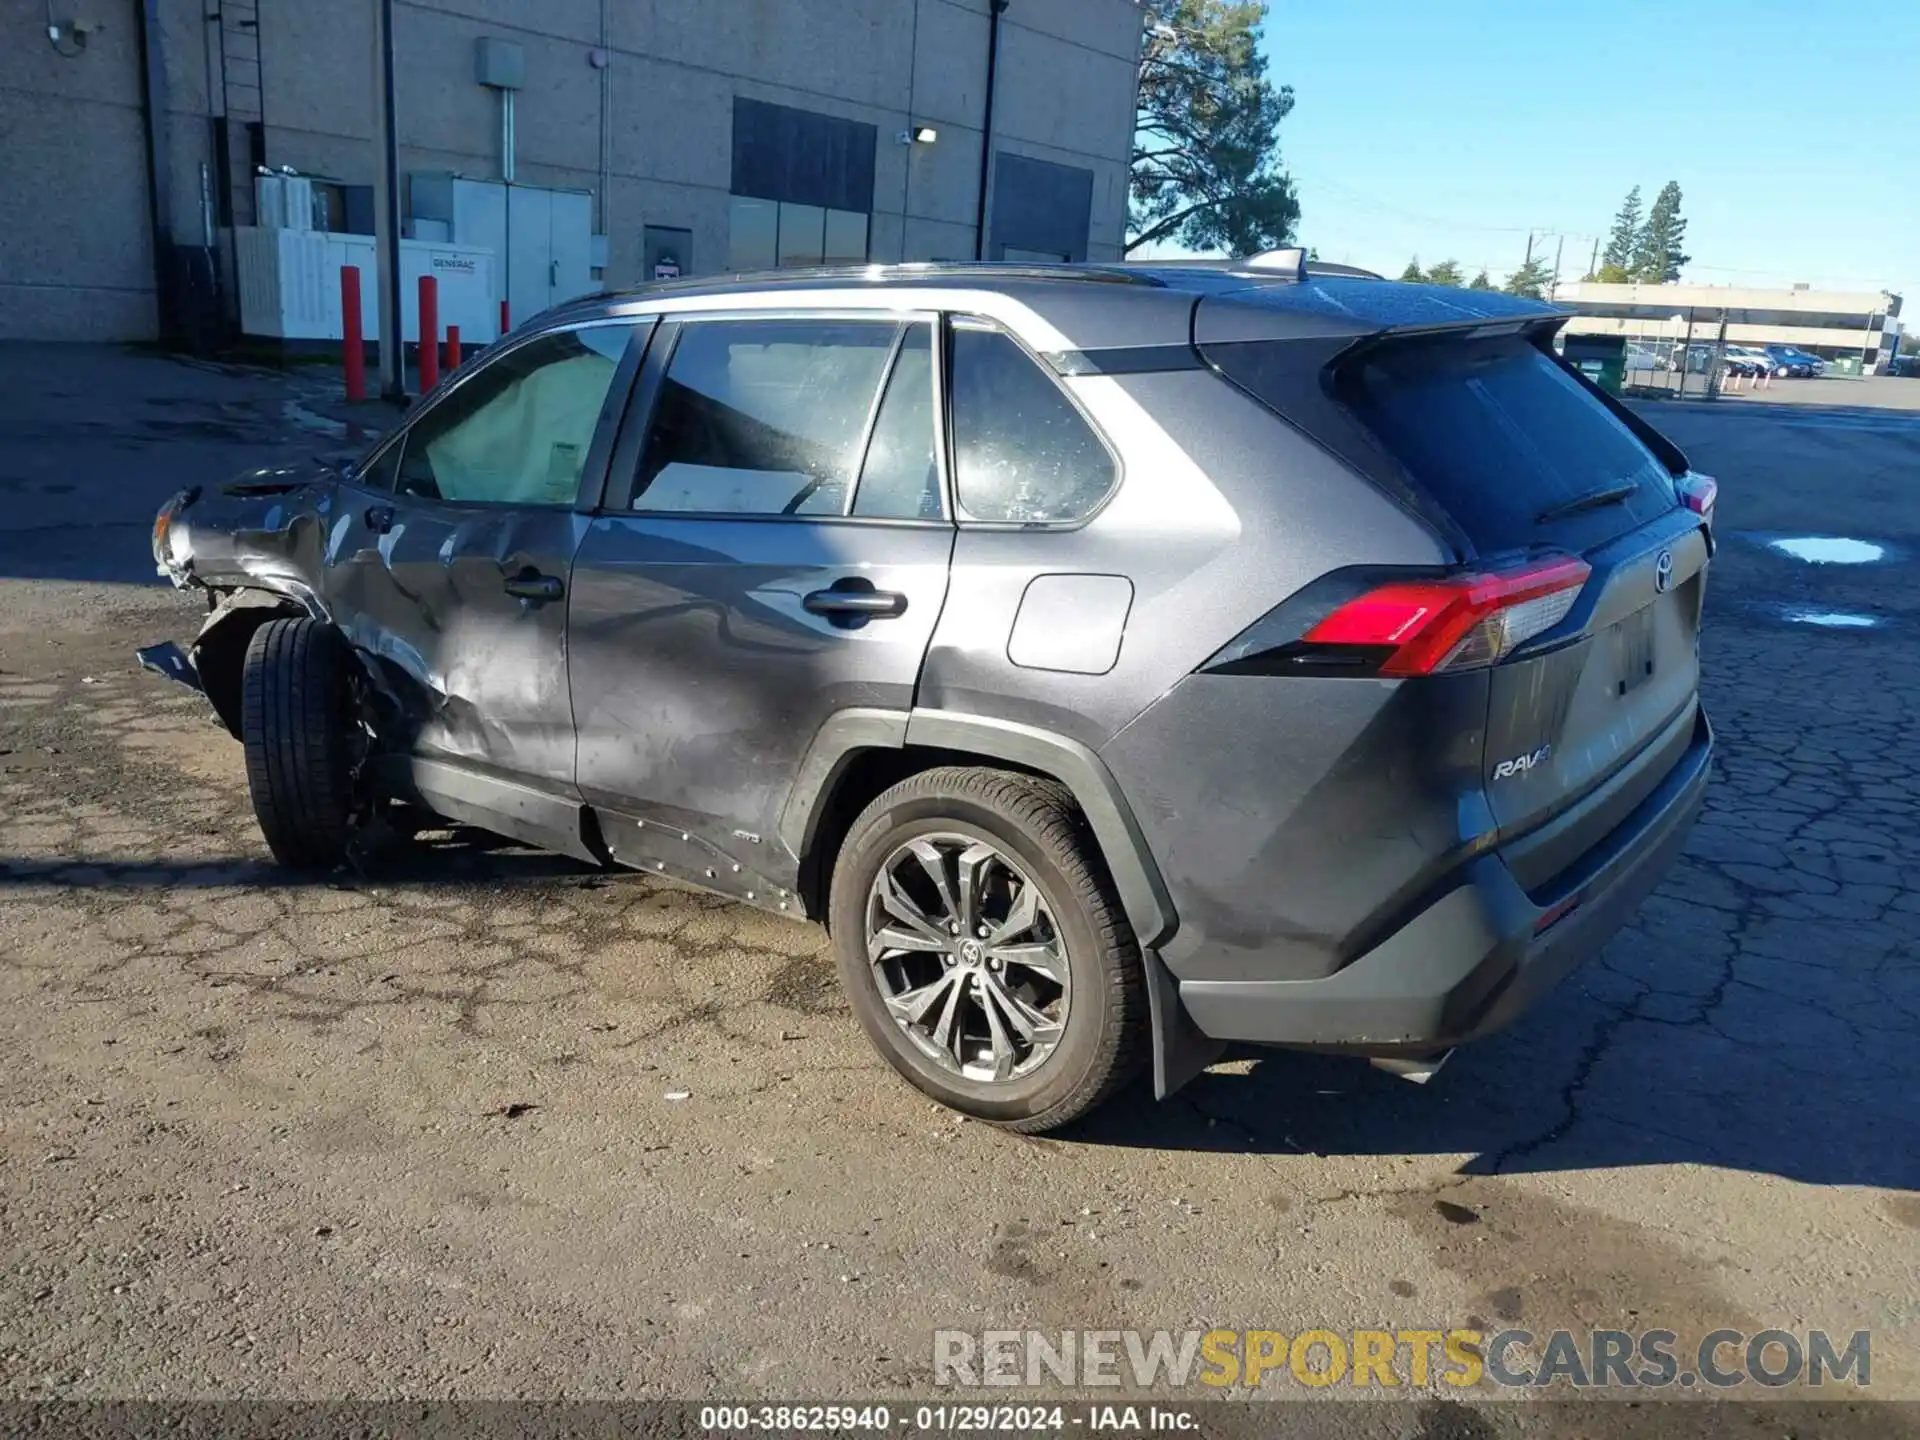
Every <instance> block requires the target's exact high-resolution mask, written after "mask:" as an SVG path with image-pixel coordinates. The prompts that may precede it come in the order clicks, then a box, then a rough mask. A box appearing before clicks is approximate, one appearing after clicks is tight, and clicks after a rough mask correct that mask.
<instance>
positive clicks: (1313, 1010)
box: [1180, 712, 1713, 1055]
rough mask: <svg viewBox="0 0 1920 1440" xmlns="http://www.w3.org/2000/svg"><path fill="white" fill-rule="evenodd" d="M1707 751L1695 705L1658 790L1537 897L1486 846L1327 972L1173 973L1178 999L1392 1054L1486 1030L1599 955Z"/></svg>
mask: <svg viewBox="0 0 1920 1440" xmlns="http://www.w3.org/2000/svg"><path fill="white" fill-rule="evenodd" d="M1712 753H1713V731H1712V728H1711V727H1710V726H1709V725H1708V724H1707V719H1706V715H1705V713H1704V712H1702V713H1701V714H1700V717H1699V720H1698V723H1697V725H1696V727H1695V732H1694V736H1693V740H1692V743H1691V744H1690V745H1689V746H1688V747H1687V750H1686V752H1685V753H1684V754H1683V755H1682V756H1681V757H1680V759H1679V760H1678V762H1677V763H1676V764H1675V765H1674V767H1673V769H1672V771H1671V772H1670V773H1669V774H1668V775H1667V777H1666V778H1665V779H1664V780H1663V781H1662V782H1661V783H1660V786H1659V788H1658V789H1656V790H1655V791H1654V792H1653V794H1651V795H1649V796H1648V797H1647V798H1646V799H1645V800H1644V801H1642V802H1641V804H1640V805H1639V806H1638V807H1636V808H1635V809H1634V811H1633V812H1632V813H1631V814H1630V815H1628V816H1627V817H1626V818H1625V819H1624V820H1623V821H1622V822H1621V823H1620V824H1619V826H1617V827H1616V828H1615V830H1614V831H1613V833H1612V834H1611V835H1610V836H1609V837H1608V838H1607V840H1606V841H1605V842H1603V843H1602V844H1601V845H1600V846H1599V847H1597V848H1596V850H1595V851H1594V852H1592V853H1591V854H1590V855H1589V856H1587V857H1586V858H1585V859H1584V860H1583V861H1582V862H1581V864H1580V866H1579V873H1578V874H1577V875H1576V876H1574V877H1572V878H1570V879H1569V881H1568V882H1567V884H1566V886H1565V890H1564V893H1556V894H1555V895H1553V896H1552V897H1550V898H1549V900H1548V901H1547V903H1545V904H1537V903H1535V901H1534V900H1532V899H1530V898H1529V897H1528V895H1527V893H1526V892H1525V891H1524V890H1522V889H1521V888H1520V884H1519V882H1518V881H1516V880H1515V879H1514V877H1513V874H1512V872H1511V871H1509V870H1508V868H1507V866H1506V865H1505V863H1504V862H1502V861H1501V859H1500V858H1499V857H1498V856H1497V855H1484V856H1481V857H1480V858H1478V859H1476V860H1473V861H1471V862H1470V863H1469V864H1468V865H1467V866H1466V867H1465V869H1464V870H1463V872H1462V883H1460V884H1459V885H1457V886H1456V887H1455V888H1453V889H1451V890H1449V891H1448V892H1447V893H1446V894H1445V895H1443V896H1441V897H1440V898H1439V899H1438V900H1436V901H1435V902H1434V903H1433V904H1432V905H1430V906H1429V907H1428V908H1427V909H1425V910H1423V911H1421V912H1420V914H1419V915H1417V916H1416V917H1415V918H1414V919H1413V920H1411V921H1410V922H1408V923H1407V924H1406V925H1405V926H1403V927H1401V929H1399V930H1398V931H1396V932H1395V933H1394V934H1393V935H1392V936H1390V937H1389V938H1388V939H1386V940H1385V941H1383V942H1382V943H1381V944H1379V945H1378V946H1376V947H1375V948H1373V949H1372V950H1369V951H1368V952H1367V953H1366V954H1364V955H1362V956H1360V957H1359V958H1358V959H1356V960H1354V961H1353V962H1352V963H1351V964H1349V965H1347V966H1345V967H1343V968H1342V969H1340V970H1338V971H1336V972H1334V973H1333V974H1332V975H1328V976H1325V977H1323V978H1320V979H1311V980H1193V981H1183V982H1182V983H1181V985H1180V999H1181V1001H1182V1002H1183V1003H1184V1004H1185V1006H1186V1009H1187V1013H1188V1014H1189V1015H1190V1016H1191V1017H1192V1018H1193V1021H1194V1023H1195V1024H1196V1025H1197V1026H1198V1027H1199V1028H1200V1030H1201V1031H1202V1032H1203V1033H1205V1034H1207V1035H1209V1036H1212V1037H1213V1038H1215V1039H1219V1040H1234V1041H1245V1042H1249V1043H1253V1044H1265V1045H1297V1046H1308V1047H1313V1048H1321V1049H1338V1050H1348V1051H1354V1052H1358V1053H1362V1054H1382V1055H1392V1054H1397V1053H1421V1052H1427V1051H1432V1050H1436V1049H1443V1048H1445V1047H1448V1046H1452V1045H1458V1044H1461V1043H1463V1042H1465V1041H1468V1040H1473V1039H1476V1038H1478V1037H1479V1036H1482V1035H1486V1034H1489V1033H1490V1032H1492V1031H1494V1030H1498V1029H1499V1028H1501V1027H1502V1026H1503V1025H1506V1024H1508V1023H1509V1022H1510V1021H1512V1020H1513V1019H1514V1017H1516V1016H1517V1015H1519V1014H1520V1012H1521V1011H1523V1010H1525V1009H1526V1008H1527V1007H1528V1006H1529V1005H1531V1004H1532V1003H1533V1002H1534V1001H1535V1000H1537V999H1538V998H1540V996H1542V995H1543V994H1545V993H1546V992H1547V991H1548V990H1550V989H1552V988H1553V986H1555V985H1556V984H1558V983H1559V982H1560V980H1561V979H1563V978H1564V977H1565V976H1566V975H1567V974H1568V973H1569V972H1570V971H1572V970H1573V969H1574V968H1575V967H1577V966H1579V965H1580V964H1582V963H1583V962H1584V961H1585V960H1586V959H1587V958H1588V957H1589V956H1591V955H1593V954H1595V953H1596V952H1597V951H1599V949H1600V948H1601V946H1603V945H1604V944H1605V943H1606V942H1607V941H1608V939H1610V938H1611V937H1612V936H1613V934H1614V932H1615V931H1617V930H1618V929H1619V928H1620V927H1621V926H1622V925H1624V924H1626V922H1627V921H1628V920H1630V919H1631V918H1632V917H1633V914H1634V912H1635V911H1636V910H1637V909H1638V908H1639V906H1640V902H1641V901H1642V900H1644V899H1645V898H1646V896H1647V894H1648V893H1649V892H1650V891H1651V890H1652V889H1653V888H1654V887H1655V886H1656V885H1658V884H1659V883H1660V879H1661V877H1662V876H1664V875H1665V874H1666V871H1667V867H1668V866H1669V865H1671V864H1672V863H1673V860H1674V857H1675V856H1676V855H1678V854H1679V852H1680V848H1681V846H1682V845H1683V844H1685V842H1686V838H1687V832H1688V830H1689V828H1690V827H1691V826H1692V823H1693V818H1694V816H1695V815H1696V814H1698V813H1699V810H1700V804H1701V800H1702V798H1703V797H1704V795H1705V793H1706V787H1707V776H1708V772H1709V769H1710V763H1711V760H1712ZM1575 898H1577V900H1578V903H1577V905H1575V906H1574V908H1572V909H1571V910H1569V911H1567V912H1566V913H1565V914H1564V915H1563V916H1562V917H1561V918H1560V919H1558V920H1557V921H1555V920H1553V915H1554V913H1555V911H1556V910H1557V909H1559V908H1560V907H1562V906H1563V905H1565V903H1566V901H1567V900H1568V899H1575ZM1549 922H1551V923H1549Z"/></svg>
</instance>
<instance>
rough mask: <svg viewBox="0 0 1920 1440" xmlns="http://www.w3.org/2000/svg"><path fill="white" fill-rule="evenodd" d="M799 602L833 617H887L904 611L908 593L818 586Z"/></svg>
mask: <svg viewBox="0 0 1920 1440" xmlns="http://www.w3.org/2000/svg"><path fill="white" fill-rule="evenodd" d="M800 603H801V605H802V606H804V607H805V608H806V609H807V610H808V611H809V612H811V613H812V614H815V615H825V616H827V617H828V618H829V619H833V620H856V619H858V620H885V619H891V618H892V617H893V616H895V615H904V614H905V613H906V610H907V597H906V596H904V595H901V594H899V593H897V592H895V591H892V590H875V589H873V588H871V587H870V586H869V587H867V588H864V589H859V590H854V589H845V590H842V589H840V588H838V587H837V586H836V587H835V588H833V589H831V590H815V591H813V592H811V593H810V594H807V595H804V596H802V597H801V600H800Z"/></svg>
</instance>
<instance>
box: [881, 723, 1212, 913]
mask: <svg viewBox="0 0 1920 1440" xmlns="http://www.w3.org/2000/svg"><path fill="white" fill-rule="evenodd" d="M906 743H907V744H909V745H927V746H932V747H934V748H936V749H945V750H965V751H971V752H972V753H974V754H977V755H983V756H987V757H990V758H993V759H1000V760H1007V761H1011V762H1012V763H1013V764H1016V765H1023V766H1025V767H1027V768H1028V769H1031V770H1038V771H1040V772H1042V773H1043V774H1047V775H1051V776H1052V777H1053V778H1054V779H1056V780H1058V781H1059V782H1060V783H1061V784H1063V785H1065V786H1066V787H1067V789H1068V790H1070V791H1071V792H1073V798H1074V800H1075V801H1076V802H1077V803H1078V804H1079V806H1080V811H1081V813H1082V814H1084V815H1085V816H1086V817H1087V824H1088V825H1089V826H1091V827H1092V829H1093V835H1094V838H1095V839H1096V840H1098V841H1099V842H1100V852H1101V854H1102V856H1103V857H1104V858H1105V860H1106V862H1107V871H1108V873H1109V874H1110V875H1112V877H1113V884H1114V888H1115V889H1116V890H1117V891H1118V892H1119V895H1120V904H1121V907H1122V908H1123V909H1124V910H1125V911H1126V912H1127V921H1128V923H1129V924H1130V925H1132V926H1133V933H1134V937H1135V938H1136V939H1137V940H1138V941H1139V942H1140V945H1141V947H1142V948H1144V949H1152V948H1155V947H1157V946H1160V945H1163V944H1165V943H1166V941H1167V939H1168V938H1169V937H1170V936H1172V934H1173V932H1174V928H1175V924H1176V921H1175V916H1174V913H1173V902H1172V900H1171V899H1170V898H1169V897H1168V895H1167V887H1166V882H1165V881H1163V880H1162V879H1161V877H1160V867H1159V866H1158V865H1156V864H1155V863H1154V860H1153V855H1152V852H1151V851H1149V850H1148V848H1147V842H1146V837H1145V836H1143V835H1142V834H1141V833H1140V827H1139V825H1138V824H1137V823H1135V821H1134V818H1133V811H1132V809H1131V807H1129V806H1128V804H1127V801H1126V797H1125V796H1124V795H1122V794H1121V793H1120V785H1119V782H1118V781H1116V780H1115V779H1114V778H1113V772H1111V771H1110V770H1108V769H1107V767H1106V764H1105V762H1104V761H1102V760H1101V759H1100V757H1099V756H1098V755H1096V754H1095V753H1094V752H1093V751H1092V750H1090V749H1088V748H1087V747H1086V746H1085V745H1082V744H1080V743H1079V742H1078V741H1077V740H1070V739H1068V738H1067V737H1065V736H1064V735H1056V734H1053V733H1052V732H1051V731H1047V730H1042V729H1040V728H1039V727H1038V726H1034V725H1024V724H1021V723H1020V722H1018V721H1014V720H998V719H994V718H992V717H990V716H985V715H967V714H962V713H960V712H957V711H952V710H920V709H916V710H914V711H913V712H912V714H911V715H910V716H909V717H908V719H907V728H906Z"/></svg>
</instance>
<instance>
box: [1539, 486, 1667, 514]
mask: <svg viewBox="0 0 1920 1440" xmlns="http://www.w3.org/2000/svg"><path fill="white" fill-rule="evenodd" d="M1639 489H1640V487H1639V486H1638V485H1636V484H1634V483H1633V482H1632V481H1630V480H1629V481H1626V482H1625V483H1623V484H1619V485H1609V486H1607V487H1606V488H1605V489H1603V490H1589V491H1588V492H1587V493H1586V494H1584V495H1576V496H1574V497H1573V498H1572V499H1571V500H1562V501H1561V502H1560V503H1559V504H1558V505H1549V506H1548V507H1547V508H1546V509H1544V510H1542V511H1541V512H1540V513H1539V514H1538V515H1536V516H1534V517H1533V523H1534V524H1536V525H1546V524H1549V523H1551V522H1552V521H1555V520H1564V519H1566V518H1567V516H1569V515H1578V514H1579V513H1580V512H1581V511H1583V510H1598V509H1599V508H1600V507H1601V506H1602V505H1618V504H1619V503H1620V502H1621V501H1622V500H1627V499H1631V498H1632V497H1633V496H1634V495H1635V494H1637V493H1638V492H1639Z"/></svg>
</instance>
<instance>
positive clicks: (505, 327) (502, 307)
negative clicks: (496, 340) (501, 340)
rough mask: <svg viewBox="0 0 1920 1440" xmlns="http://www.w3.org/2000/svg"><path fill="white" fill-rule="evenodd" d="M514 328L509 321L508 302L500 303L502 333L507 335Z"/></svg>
mask: <svg viewBox="0 0 1920 1440" xmlns="http://www.w3.org/2000/svg"><path fill="white" fill-rule="evenodd" d="M512 328H513V326H512V325H511V324H509V323H508V321H507V302H506V301H504V300H502V301H501V302H500V333H501V334H502V335H505V334H506V333H507V331H509V330H511V329H512Z"/></svg>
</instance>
